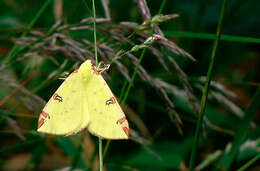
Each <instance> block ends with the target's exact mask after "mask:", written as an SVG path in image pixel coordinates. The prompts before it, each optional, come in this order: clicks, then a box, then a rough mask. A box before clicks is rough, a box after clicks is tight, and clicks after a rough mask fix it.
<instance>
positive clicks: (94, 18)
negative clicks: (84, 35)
mask: <svg viewBox="0 0 260 171" xmlns="http://www.w3.org/2000/svg"><path fill="white" fill-rule="evenodd" d="M92 8H93V26H94V47H95V60H96V65H98V55H97V28H96V8H95V0H92ZM98 144H99V146H98V147H99V148H98V149H99V170H100V171H103V156H102V139H101V138H100V137H98Z"/></svg>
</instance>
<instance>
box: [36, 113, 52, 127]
mask: <svg viewBox="0 0 260 171" xmlns="http://www.w3.org/2000/svg"><path fill="white" fill-rule="evenodd" d="M46 119H50V115H49V114H48V113H46V112H44V111H42V113H41V114H40V117H39V120H38V129H39V128H40V127H41V126H42V125H43V124H44V123H45V121H46Z"/></svg>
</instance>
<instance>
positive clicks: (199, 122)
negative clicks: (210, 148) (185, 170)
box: [189, 0, 227, 171]
mask: <svg viewBox="0 0 260 171" xmlns="http://www.w3.org/2000/svg"><path fill="white" fill-rule="evenodd" d="M226 2H227V0H223V3H222V7H221V13H220V18H219V21H218V26H217V35H216V40H215V42H214V45H213V50H212V54H211V58H210V64H209V69H208V73H207V78H206V83H205V86H204V89H203V95H202V97H201V105H200V110H199V119H198V120H197V124H196V132H195V138H194V140H193V144H192V152H191V158H190V163H189V170H190V171H191V170H194V162H195V157H196V150H197V146H198V141H199V137H200V132H201V128H202V121H203V116H204V113H205V108H206V102H207V98H208V91H209V85H210V81H211V77H212V70H213V66H214V61H215V56H216V51H217V47H218V43H219V40H220V35H221V26H222V21H223V18H224V14H225V10H226Z"/></svg>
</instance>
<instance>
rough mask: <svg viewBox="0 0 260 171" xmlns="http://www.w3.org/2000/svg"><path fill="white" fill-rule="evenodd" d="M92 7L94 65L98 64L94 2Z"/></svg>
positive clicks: (93, 0) (93, 1)
mask: <svg viewBox="0 0 260 171" xmlns="http://www.w3.org/2000/svg"><path fill="white" fill-rule="evenodd" d="M92 5H93V25H94V44H95V60H96V65H97V64H98V57H97V33H96V32H97V30H96V9H95V0H92Z"/></svg>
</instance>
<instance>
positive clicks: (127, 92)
mask: <svg viewBox="0 0 260 171" xmlns="http://www.w3.org/2000/svg"><path fill="white" fill-rule="evenodd" d="M165 4H166V0H163V2H162V3H161V6H160V9H159V11H158V14H161V12H162V10H163V8H164V6H165ZM155 26H156V25H155V24H154V25H153V28H152V31H151V33H150V35H152V34H153V33H154V29H155ZM146 49H147V48H144V49H143V51H142V53H141V55H140V58H139V60H138V62H137V65H136V66H135V69H134V73H133V75H132V77H131V80H130V83H129V84H128V87H127V89H126V92H125V95H124V97H123V100H122V102H121V104H122V105H124V104H125V102H126V99H127V97H128V94H129V92H130V90H131V88H132V86H133V84H134V80H135V76H136V74H137V71H138V69H139V67H140V65H141V62H142V60H143V57H144V54H145V52H146Z"/></svg>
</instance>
